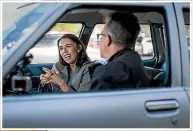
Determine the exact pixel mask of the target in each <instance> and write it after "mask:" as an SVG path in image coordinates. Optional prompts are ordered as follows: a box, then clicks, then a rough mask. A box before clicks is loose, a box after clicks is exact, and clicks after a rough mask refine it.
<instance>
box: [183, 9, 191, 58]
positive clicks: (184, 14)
mask: <svg viewBox="0 0 193 131" xmlns="http://www.w3.org/2000/svg"><path fill="white" fill-rule="evenodd" d="M183 16H184V23H185V25H184V26H185V29H186V40H187V44H188V53H189V60H190V25H189V23H188V22H187V21H188V20H190V17H188V16H190V11H189V9H185V8H184V9H183Z"/></svg>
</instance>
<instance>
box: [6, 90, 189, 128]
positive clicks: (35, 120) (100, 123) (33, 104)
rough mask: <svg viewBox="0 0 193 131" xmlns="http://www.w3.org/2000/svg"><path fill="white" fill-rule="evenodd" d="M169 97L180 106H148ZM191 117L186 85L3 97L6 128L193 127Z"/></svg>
mask: <svg viewBox="0 0 193 131" xmlns="http://www.w3.org/2000/svg"><path fill="white" fill-rule="evenodd" d="M150 94H151V95H150ZM13 98H14V99H13ZM167 100H176V101H177V102H178V104H179V107H180V108H177V109H175V110H167V111H163V112H162V111H155V112H148V111H147V110H146V108H145V104H146V102H148V101H167ZM11 107H14V108H11ZM189 117H190V116H189V100H188V97H187V95H186V93H185V92H184V90H183V89H182V88H179V89H178V88H171V89H147V90H145V89H144V90H128V91H126V90H125V91H117V92H116V91H114V92H93V93H91V92H89V93H79V94H76V93H75V94H63V95H59V94H58V95H57V94H55V95H54V94H52V95H50V94H49V95H45V96H44V95H37V96H36V97H32V96H26V97H8V98H7V99H6V98H4V100H3V127H4V128H8V127H9V128H78V127H79V128H107V127H108V128H114V127H116V128H123V127H125V128H166V127H167V128H185V127H189V122H188V121H189V119H190V118H189ZM175 118H176V119H177V120H178V121H179V123H177V124H176V125H175V124H173V123H172V119H175Z"/></svg>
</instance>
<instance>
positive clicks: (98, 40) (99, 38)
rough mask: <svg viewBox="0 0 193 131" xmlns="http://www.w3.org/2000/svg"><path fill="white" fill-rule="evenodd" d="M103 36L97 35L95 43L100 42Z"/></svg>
mask: <svg viewBox="0 0 193 131" xmlns="http://www.w3.org/2000/svg"><path fill="white" fill-rule="evenodd" d="M103 36H105V34H97V43H98V44H99V42H100V41H101V39H102V37H103Z"/></svg>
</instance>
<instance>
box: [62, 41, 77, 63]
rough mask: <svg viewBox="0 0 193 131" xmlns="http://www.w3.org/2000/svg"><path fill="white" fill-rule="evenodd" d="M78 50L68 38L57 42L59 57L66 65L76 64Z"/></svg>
mask: <svg viewBox="0 0 193 131" xmlns="http://www.w3.org/2000/svg"><path fill="white" fill-rule="evenodd" d="M79 48H81V47H79ZM79 48H78V46H77V44H76V43H75V42H74V41H73V40H71V39H69V38H63V39H61V40H60V42H59V52H60V55H61V56H62V58H63V59H64V61H65V62H66V63H68V64H74V63H76V62H77V59H78V53H79V52H80V49H79Z"/></svg>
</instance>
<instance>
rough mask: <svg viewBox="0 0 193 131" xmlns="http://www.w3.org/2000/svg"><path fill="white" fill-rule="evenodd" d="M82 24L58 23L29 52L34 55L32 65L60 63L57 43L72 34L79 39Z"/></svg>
mask: <svg viewBox="0 0 193 131" xmlns="http://www.w3.org/2000/svg"><path fill="white" fill-rule="evenodd" d="M81 29H82V24H80V23H57V24H56V25H55V26H54V27H53V28H52V29H51V30H50V31H48V32H47V33H46V34H45V35H44V36H43V37H42V39H41V40H40V41H39V42H38V43H37V44H36V45H35V46H34V47H33V48H32V49H30V50H29V51H28V54H30V53H31V54H32V55H33V59H32V62H31V63H32V64H43V63H55V62H57V61H58V47H57V41H58V39H60V38H61V37H62V35H64V34H67V33H70V34H74V35H76V36H78V37H79V34H80V32H81Z"/></svg>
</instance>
